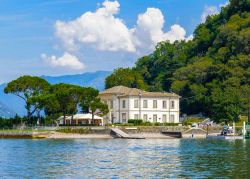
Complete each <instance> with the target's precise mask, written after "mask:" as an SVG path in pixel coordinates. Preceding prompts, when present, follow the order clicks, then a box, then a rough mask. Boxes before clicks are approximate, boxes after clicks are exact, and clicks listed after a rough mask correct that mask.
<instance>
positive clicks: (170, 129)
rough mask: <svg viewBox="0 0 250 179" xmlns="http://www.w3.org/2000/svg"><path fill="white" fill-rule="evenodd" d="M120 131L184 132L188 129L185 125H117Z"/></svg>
mask: <svg viewBox="0 0 250 179" xmlns="http://www.w3.org/2000/svg"><path fill="white" fill-rule="evenodd" d="M119 129H121V130H122V131H124V132H126V133H128V134H137V133H162V132H184V131H185V130H187V129H189V128H188V127H186V126H137V127H136V126H135V127H126V126H122V127H119Z"/></svg>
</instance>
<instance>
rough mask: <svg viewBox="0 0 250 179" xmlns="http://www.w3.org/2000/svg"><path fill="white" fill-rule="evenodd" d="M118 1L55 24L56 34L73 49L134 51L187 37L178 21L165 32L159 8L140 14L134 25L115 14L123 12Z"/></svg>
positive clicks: (139, 51) (144, 49) (145, 49)
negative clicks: (131, 26)
mask: <svg viewBox="0 0 250 179" xmlns="http://www.w3.org/2000/svg"><path fill="white" fill-rule="evenodd" d="M119 10H120V4H119V2H118V1H113V2H111V1H108V0H106V1H104V2H103V3H102V7H100V8H98V9H97V10H96V11H95V12H86V13H84V14H83V15H81V16H80V17H79V18H77V19H75V20H72V21H69V22H64V21H57V22H56V24H55V28H56V35H57V37H58V38H59V39H61V40H62V41H63V44H64V46H65V48H66V49H67V50H69V51H72V52H73V51H74V50H79V49H80V48H81V47H82V46H84V45H90V46H92V47H93V48H94V49H97V50H102V51H113V52H115V51H119V52H121V51H123V52H130V53H135V52H137V53H141V52H144V53H145V52H149V50H152V49H153V48H154V46H155V45H156V44H157V43H158V42H161V41H164V40H169V41H170V42H174V41H175V40H185V39H186V38H185V35H186V31H185V29H184V28H183V27H181V26H180V25H178V24H174V25H172V26H171V29H170V31H168V32H164V31H163V26H164V22H165V20H164V16H163V14H162V12H161V10H160V9H158V8H148V9H147V10H146V12H145V13H142V14H139V15H138V19H137V23H136V25H135V26H134V27H133V28H129V27H127V26H126V24H125V22H124V21H123V20H122V19H120V18H117V17H116V16H115V15H116V14H118V13H119Z"/></svg>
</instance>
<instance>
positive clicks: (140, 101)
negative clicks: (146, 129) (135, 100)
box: [138, 92, 142, 119]
mask: <svg viewBox="0 0 250 179" xmlns="http://www.w3.org/2000/svg"><path fill="white" fill-rule="evenodd" d="M141 95H142V94H141V92H139V94H138V96H139V119H141Z"/></svg>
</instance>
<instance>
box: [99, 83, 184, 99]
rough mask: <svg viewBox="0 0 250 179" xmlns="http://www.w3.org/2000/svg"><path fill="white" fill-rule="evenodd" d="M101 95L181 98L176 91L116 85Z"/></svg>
mask: <svg viewBox="0 0 250 179" xmlns="http://www.w3.org/2000/svg"><path fill="white" fill-rule="evenodd" d="M99 95H100V96H104V95H119V96H139V95H141V96H142V97H177V98H180V96H179V95H177V94H175V93H166V92H148V91H144V90H141V89H137V88H128V87H125V86H115V87H112V88H109V89H106V90H105V91H103V92H101V93H100V94H99Z"/></svg>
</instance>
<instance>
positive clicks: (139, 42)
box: [131, 8, 186, 52]
mask: <svg viewBox="0 0 250 179" xmlns="http://www.w3.org/2000/svg"><path fill="white" fill-rule="evenodd" d="M164 22H165V20H164V16H163V14H162V12H161V10H160V9H158V8H148V9H147V11H146V12H145V13H143V14H139V15H138V19H137V24H136V26H135V28H134V29H132V30H131V31H132V34H133V38H134V43H135V45H136V46H137V49H139V50H140V51H146V52H147V51H151V50H152V49H153V48H154V47H155V45H156V44H157V43H158V42H161V41H165V40H169V41H170V42H171V43H173V42H174V41H176V40H185V35H186V31H185V29H184V28H183V27H181V26H180V25H178V24H174V25H172V26H171V28H170V31H168V32H164V31H163V26H164Z"/></svg>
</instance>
